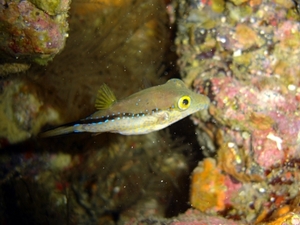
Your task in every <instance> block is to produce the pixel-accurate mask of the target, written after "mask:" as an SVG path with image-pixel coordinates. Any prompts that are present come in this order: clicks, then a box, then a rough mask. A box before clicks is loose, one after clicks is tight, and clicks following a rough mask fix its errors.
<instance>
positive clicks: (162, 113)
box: [42, 79, 210, 137]
mask: <svg viewBox="0 0 300 225" xmlns="http://www.w3.org/2000/svg"><path fill="white" fill-rule="evenodd" d="M209 103H210V101H209V99H208V97H206V96H205V95H201V94H197V93H195V92H193V91H191V90H189V89H188V88H187V87H186V86H185V84H184V83H183V82H182V81H181V80H179V79H171V80H169V81H167V82H166V83H165V84H163V85H158V86H154V87H151V88H147V89H144V90H142V91H139V92H137V93H135V94H133V95H130V96H129V97H127V98H124V99H122V100H118V101H117V100H116V98H115V96H114V94H113V93H112V91H111V90H110V89H109V88H108V87H107V86H106V85H103V86H102V87H101V88H100V90H99V94H98V97H97V99H96V108H97V109H99V110H98V111H96V112H95V113H94V114H92V115H90V116H88V117H87V118H85V119H82V120H79V121H77V122H75V123H73V124H72V125H68V126H62V127H58V128H56V129H54V130H50V131H46V132H45V133H42V136H43V137H48V136H55V135H61V134H66V133H71V132H93V133H102V132H111V133H120V134H123V135H137V134H147V133H150V132H152V131H157V130H161V129H163V128H165V127H167V126H169V125H171V124H173V123H175V122H177V121H178V120H181V119H183V118H184V117H187V116H189V115H190V114H192V113H195V112H197V111H199V110H204V109H207V108H208V106H209Z"/></svg>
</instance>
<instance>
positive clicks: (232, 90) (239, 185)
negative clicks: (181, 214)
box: [176, 0, 300, 224]
mask: <svg viewBox="0 0 300 225" xmlns="http://www.w3.org/2000/svg"><path fill="white" fill-rule="evenodd" d="M193 3H194V4H183V2H181V1H178V12H179V17H178V35H177V38H176V43H177V47H178V48H177V52H178V53H179V55H180V59H179V65H180V68H181V69H180V70H181V75H182V78H183V79H184V80H185V82H186V83H187V84H189V85H191V86H193V87H194V88H195V89H196V90H198V91H200V92H202V93H206V94H207V95H208V96H209V97H210V99H211V101H212V104H211V107H210V110H209V113H210V115H211V118H210V119H208V117H207V116H206V117H205V118H204V117H203V116H202V117H195V120H194V121H195V123H197V124H199V129H198V131H199V132H197V133H198V134H199V135H201V130H202V131H204V132H205V133H206V138H203V136H201V137H200V138H198V139H199V140H200V141H201V144H202V145H205V147H204V149H205V151H206V155H208V156H211V157H213V156H217V157H216V160H217V164H216V166H215V168H214V169H209V168H210V167H211V166H209V165H208V163H206V162H208V160H209V159H206V160H205V161H204V162H203V163H200V164H199V167H198V168H197V169H196V170H195V171H194V174H193V179H192V193H191V200H192V202H197V206H196V207H197V208H198V209H200V210H201V211H206V212H207V211H210V212H212V211H213V212H215V213H216V212H218V214H220V215H223V216H225V217H227V218H233V219H237V220H242V221H247V222H249V223H253V222H256V223H258V222H262V221H269V220H276V219H277V218H279V219H278V220H276V221H280V220H281V219H280V217H281V216H284V215H285V214H284V213H276V212H277V211H279V210H281V208H282V210H283V209H284V210H283V212H286V213H288V212H294V213H299V207H298V206H297V207H295V205H294V204H293V203H292V202H294V201H296V199H298V198H299V197H298V196H299V195H300V190H299V187H298V184H299V182H300V180H299V176H298V175H297V174H298V173H299V160H300V141H299V136H300V114H299V96H300V86H299V85H300V72H299V71H300V64H299V58H300V23H299V14H298V13H297V8H296V7H297V6H296V4H295V2H294V1H292V0H287V1H280V0H274V1H270V0H259V1H252V0H249V1H248V0H245V1H215V0H212V1H197V2H196V3H195V2H193ZM203 119H206V121H207V123H206V124H204V123H203V121H204V120H203ZM201 121H202V122H201ZM207 139H209V140H207ZM211 140H213V141H211ZM208 144H210V145H208ZM210 160H212V159H210ZM199 171H201V172H199ZM212 174H215V176H216V174H220V175H219V176H221V174H222V179H219V180H220V181H221V183H219V182H215V176H212ZM197 176H198V179H195V177H197ZM207 177H208V178H209V179H210V181H208V180H207ZM202 181H205V184H207V183H208V184H210V187H209V188H206V189H205V190H204V189H203V188H204V187H203V186H201V182H202ZM199 185H200V187H199ZM223 186H226V188H225V190H227V191H224V190H223V188H224V187H223ZM220 188H221V189H220ZM196 190H199V193H197V191H196ZM208 190H209V193H210V192H212V193H214V191H215V192H217V193H218V194H215V195H214V197H215V198H214V199H212V200H211V201H210V203H213V204H212V205H210V206H209V207H205V206H206V205H207V202H206V201H204V200H203V196H204V195H205V193H206V192H207V191H208ZM217 190H219V191H217ZM221 193H223V194H221ZM224 195H225V196H224ZM197 196H199V198H198V199H195V198H196V197H197ZM200 196H201V197H200ZM212 196H213V195H212ZM201 202H202V204H201ZM220 202H223V204H221V203H220ZM220 206H222V207H220ZM275 215H276V216H275ZM287 224H288V223H287Z"/></svg>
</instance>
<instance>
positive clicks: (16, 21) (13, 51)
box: [0, 0, 71, 75]
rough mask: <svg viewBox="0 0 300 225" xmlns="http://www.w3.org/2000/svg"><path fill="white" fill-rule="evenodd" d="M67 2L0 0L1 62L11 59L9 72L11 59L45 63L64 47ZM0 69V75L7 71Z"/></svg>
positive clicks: (66, 29)
mask: <svg viewBox="0 0 300 225" xmlns="http://www.w3.org/2000/svg"><path fill="white" fill-rule="evenodd" d="M41 2H43V3H42V4H40V3H41ZM70 2H71V1H70V0H63V1H56V3H55V4H54V1H27V0H26V1H17V0H16V1H4V2H3V1H2V3H1V4H0V27H1V37H0V49H1V51H0V57H1V60H0V63H1V64H3V63H11V67H12V68H11V69H10V70H9V72H11V73H14V72H15V71H16V69H14V67H15V66H14V65H15V64H14V63H17V64H20V63H23V64H26V65H30V64H31V63H32V62H35V63H38V64H41V65H45V64H46V63H47V62H48V61H49V60H52V59H53V57H54V56H55V55H56V54H57V53H59V52H60V51H61V50H62V49H63V48H64V46H65V41H66V38H67V37H68V33H67V31H68V23H67V16H68V15H67V12H68V9H69V4H70ZM47 3H49V4H47ZM50 3H51V4H50ZM52 3H53V4H52ZM35 4H37V5H35ZM16 66H17V65H16ZM18 68H20V67H18ZM22 69H24V70H25V69H26V67H22ZM0 72H1V73H0V75H3V74H4V75H6V74H7V71H6V73H2V71H1V70H0Z"/></svg>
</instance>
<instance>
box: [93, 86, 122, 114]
mask: <svg viewBox="0 0 300 225" xmlns="http://www.w3.org/2000/svg"><path fill="white" fill-rule="evenodd" d="M116 101H117V99H116V97H115V95H114V93H113V92H112V90H110V88H109V87H108V86H107V85H106V84H102V86H101V87H100V89H99V90H98V95H97V98H96V101H95V107H96V109H98V110H100V109H108V108H109V107H110V106H111V105H113V104H114V103H115V102H116Z"/></svg>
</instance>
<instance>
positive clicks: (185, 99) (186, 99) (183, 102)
mask: <svg viewBox="0 0 300 225" xmlns="http://www.w3.org/2000/svg"><path fill="white" fill-rule="evenodd" d="M177 104H178V108H179V109H181V110H186V109H187V108H188V107H190V105H191V98H190V96H187V95H184V96H182V97H181V98H180V99H179V100H178V103H177Z"/></svg>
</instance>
